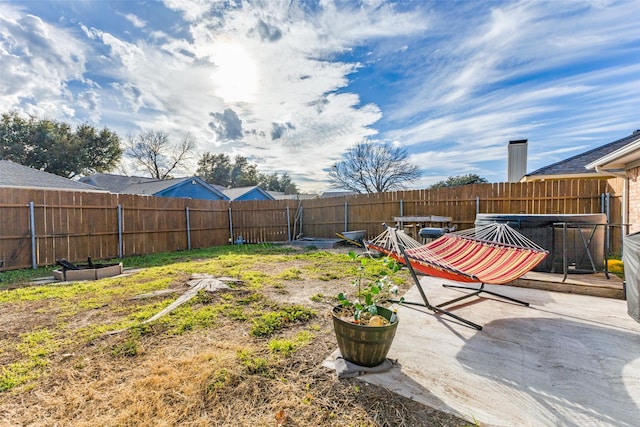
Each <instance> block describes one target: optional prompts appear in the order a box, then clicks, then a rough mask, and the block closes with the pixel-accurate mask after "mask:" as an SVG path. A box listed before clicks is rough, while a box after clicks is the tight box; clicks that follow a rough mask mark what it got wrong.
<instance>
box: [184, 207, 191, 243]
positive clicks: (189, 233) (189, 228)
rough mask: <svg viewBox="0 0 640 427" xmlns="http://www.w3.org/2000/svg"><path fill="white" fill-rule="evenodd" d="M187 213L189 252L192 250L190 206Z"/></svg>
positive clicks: (186, 209)
mask: <svg viewBox="0 0 640 427" xmlns="http://www.w3.org/2000/svg"><path fill="white" fill-rule="evenodd" d="M185 213H186V216H187V250H191V225H190V222H189V206H187V207H186V208H185Z"/></svg>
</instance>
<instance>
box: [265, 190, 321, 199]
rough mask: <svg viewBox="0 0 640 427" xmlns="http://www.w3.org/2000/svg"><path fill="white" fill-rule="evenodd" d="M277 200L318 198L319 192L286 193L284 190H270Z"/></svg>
mask: <svg viewBox="0 0 640 427" xmlns="http://www.w3.org/2000/svg"><path fill="white" fill-rule="evenodd" d="M268 193H269V194H271V197H273V198H274V199H275V200H309V199H317V198H318V195H317V194H284V192H282V191H268Z"/></svg>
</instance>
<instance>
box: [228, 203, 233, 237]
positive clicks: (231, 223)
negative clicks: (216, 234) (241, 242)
mask: <svg viewBox="0 0 640 427" xmlns="http://www.w3.org/2000/svg"><path fill="white" fill-rule="evenodd" d="M229 242H231V244H232V245H233V218H231V205H229Z"/></svg>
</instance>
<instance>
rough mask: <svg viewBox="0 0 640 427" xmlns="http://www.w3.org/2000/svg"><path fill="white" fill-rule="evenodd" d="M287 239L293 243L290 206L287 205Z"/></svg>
mask: <svg viewBox="0 0 640 427" xmlns="http://www.w3.org/2000/svg"><path fill="white" fill-rule="evenodd" d="M287 239H289V242H290V241H291V219H290V217H289V206H288V205H287Z"/></svg>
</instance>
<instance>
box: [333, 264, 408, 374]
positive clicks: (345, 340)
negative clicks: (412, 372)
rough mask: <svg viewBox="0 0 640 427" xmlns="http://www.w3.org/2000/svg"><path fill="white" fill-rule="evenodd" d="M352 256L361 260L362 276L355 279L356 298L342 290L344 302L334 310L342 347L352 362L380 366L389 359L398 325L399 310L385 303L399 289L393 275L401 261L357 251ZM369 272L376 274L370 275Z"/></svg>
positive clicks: (339, 341)
mask: <svg viewBox="0 0 640 427" xmlns="http://www.w3.org/2000/svg"><path fill="white" fill-rule="evenodd" d="M349 256H350V257H351V259H352V260H354V261H355V262H359V266H358V276H357V278H356V279H354V281H353V283H352V284H353V285H354V287H357V292H356V295H355V299H354V300H350V299H348V298H347V297H346V296H345V295H344V293H340V294H338V297H337V298H338V302H339V303H340V304H339V305H337V306H335V307H334V308H333V310H332V315H333V327H334V330H335V333H336V339H337V340H338V347H339V348H340V353H341V354H342V357H343V358H344V359H345V360H348V361H349V362H352V363H355V364H357V365H360V366H367V367H372V366H377V365H379V364H381V363H382V362H384V360H385V359H386V357H387V353H388V352H389V349H390V348H391V343H392V342H393V338H394V336H395V334H396V329H397V327H398V316H397V312H396V311H397V310H395V309H389V308H386V307H383V306H382V304H384V303H386V302H388V300H389V298H390V297H391V296H392V295H393V294H397V293H398V287H397V286H395V285H394V284H393V281H392V276H393V274H394V273H395V272H397V271H398V270H399V269H400V265H399V264H398V263H397V262H396V261H395V260H393V259H391V258H379V259H374V258H368V257H364V256H358V255H356V254H355V252H353V251H352V252H349ZM372 270H375V271H373V272H372ZM367 274H369V275H371V274H373V276H374V277H373V278H372V279H367ZM400 301H402V300H400Z"/></svg>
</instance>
